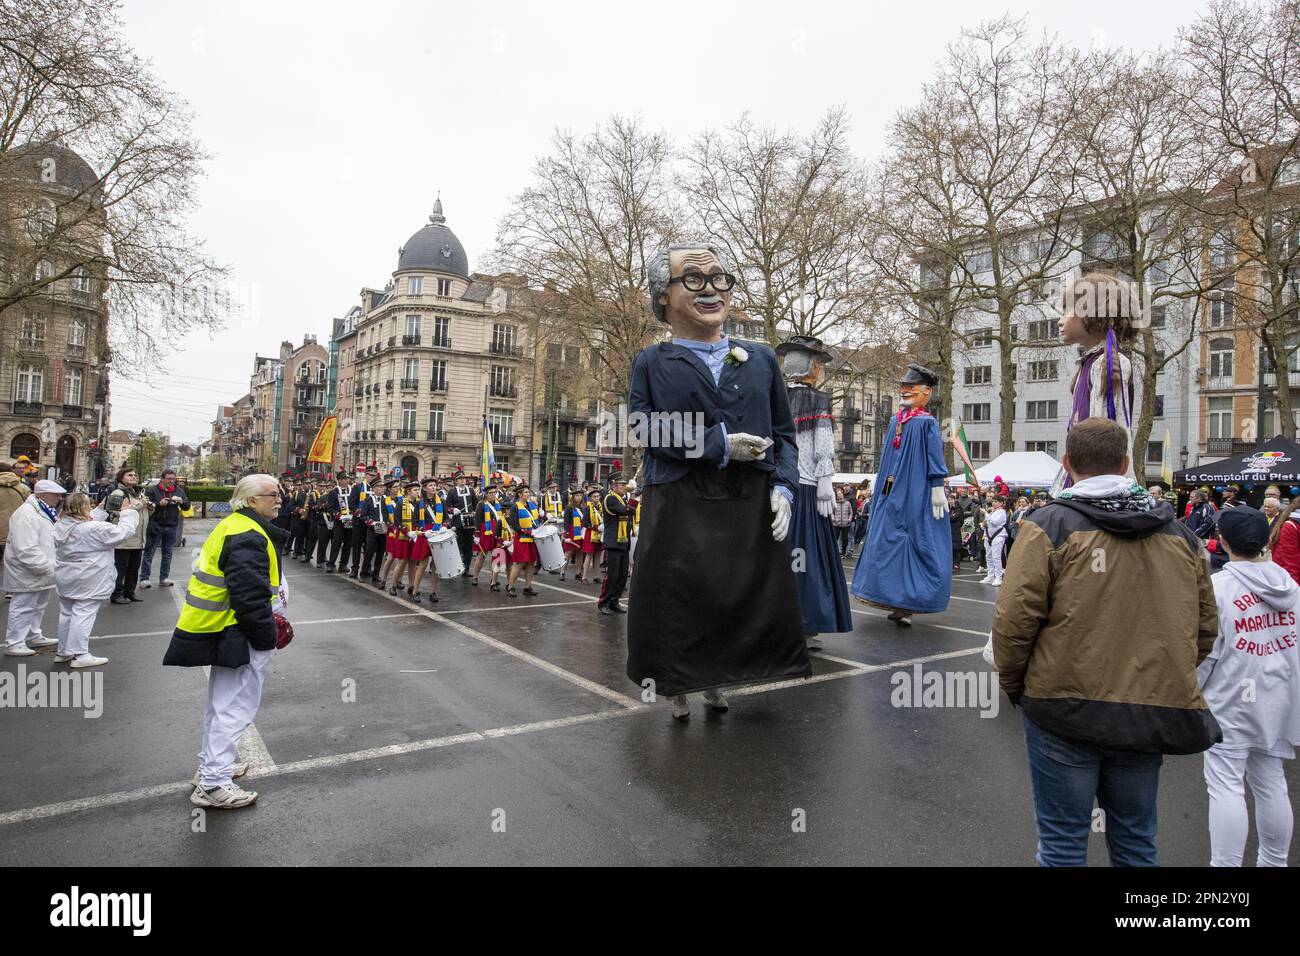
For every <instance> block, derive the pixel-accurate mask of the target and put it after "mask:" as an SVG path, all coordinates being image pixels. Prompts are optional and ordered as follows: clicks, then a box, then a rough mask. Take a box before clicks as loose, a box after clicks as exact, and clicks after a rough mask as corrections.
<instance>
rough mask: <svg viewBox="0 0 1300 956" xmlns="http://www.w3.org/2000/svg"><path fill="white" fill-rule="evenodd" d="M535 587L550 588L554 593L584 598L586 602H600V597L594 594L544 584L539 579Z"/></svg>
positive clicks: (534, 581) (534, 583)
mask: <svg viewBox="0 0 1300 956" xmlns="http://www.w3.org/2000/svg"><path fill="white" fill-rule="evenodd" d="M533 587H535V588H536V587H543V588H550V589H551V590H552V591H559V592H560V593H561V594H572V595H573V596H574V597H576V598H582V599H583V600H584V601H599V600H600V597H599V596H598V595H593V594H583V593H582V592H581V591H575V590H573V589H572V588H562V587H560V586H559V585H555V584H543V583H542V582H541V581H538V580H537V579H535V578H534V579H533Z"/></svg>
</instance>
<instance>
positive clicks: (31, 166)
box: [0, 143, 99, 193]
mask: <svg viewBox="0 0 1300 956" xmlns="http://www.w3.org/2000/svg"><path fill="white" fill-rule="evenodd" d="M3 160H4V162H3V163H0V175H2V176H15V177H21V178H23V179H30V180H33V181H35V182H38V183H45V184H51V181H50V178H49V177H50V176H53V177H54V178H53V184H57V185H59V186H64V187H67V188H68V189H71V190H73V191H74V192H78V193H81V192H84V191H86V190H89V189H92V188H94V187H95V184H96V183H97V182H98V181H99V176H98V174H97V173H96V172H95V171H94V170H93V169H91V168H90V164H89V163H87V162H86V161H85V160H84V159H82V158H81V157H80V156H78V155H77V154H76V153H74V152H73V151H72V150H70V149H68V148H67V147H66V146H60V145H59V144H58V143H28V144H25V145H22V146H16V147H14V148H13V149H11V150H9V152H8V153H7V154H5V155H4V157H3Z"/></svg>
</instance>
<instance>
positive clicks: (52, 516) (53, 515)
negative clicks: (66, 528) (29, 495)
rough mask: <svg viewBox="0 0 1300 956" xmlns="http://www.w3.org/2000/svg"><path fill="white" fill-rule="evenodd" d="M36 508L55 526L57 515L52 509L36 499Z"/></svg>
mask: <svg viewBox="0 0 1300 956" xmlns="http://www.w3.org/2000/svg"><path fill="white" fill-rule="evenodd" d="M42 493H43V492H42ZM33 497H35V496H33ZM36 507H38V508H40V509H41V513H42V514H44V515H45V517H47V518H49V519H50V524H55V523H57V522H58V520H59V513H58V512H57V511H55V510H54V509H53V508H51V507H50V506H49V505H47V504H46V503H45V502H44V501H41V499H40V498H36Z"/></svg>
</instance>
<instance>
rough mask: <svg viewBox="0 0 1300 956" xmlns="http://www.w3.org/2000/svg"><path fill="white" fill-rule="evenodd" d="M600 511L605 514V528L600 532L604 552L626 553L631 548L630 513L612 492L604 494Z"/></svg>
mask: <svg viewBox="0 0 1300 956" xmlns="http://www.w3.org/2000/svg"><path fill="white" fill-rule="evenodd" d="M602 510H603V511H604V512H605V526H604V528H602V529H601V532H600V543H601V544H603V545H604V546H605V550H606V551H626V550H627V549H628V548H629V547H631V539H632V512H630V511H629V510H628V507H627V505H626V504H624V503H623V502H622V501H620V500H619V499H618V495H616V494H614V493H613V492H612V491H607V492H606V493H605V497H604V499H603V507H602ZM620 530H621V531H622V535H620V534H619V531H620ZM620 537H622V538H623V540H622V541H620V540H619V538H620Z"/></svg>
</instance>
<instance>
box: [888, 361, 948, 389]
mask: <svg viewBox="0 0 1300 956" xmlns="http://www.w3.org/2000/svg"><path fill="white" fill-rule="evenodd" d="M898 384H899V385H928V386H930V388H934V387H935V386H936V385H938V384H939V376H938V375H935V374H934V373H933V372H931V371H930V370H929V369H928V368H926V367H925V366H924V365H916V364H915V363H912V364H909V365H908V366H907V374H906V375H904V376H903V377H902V378H901V379H899V380H898Z"/></svg>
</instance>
